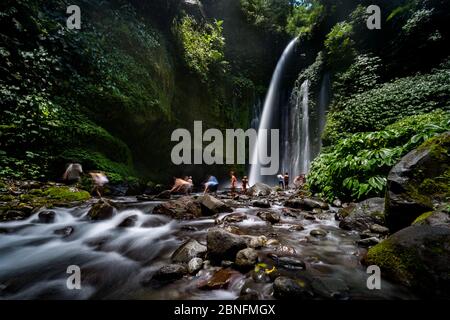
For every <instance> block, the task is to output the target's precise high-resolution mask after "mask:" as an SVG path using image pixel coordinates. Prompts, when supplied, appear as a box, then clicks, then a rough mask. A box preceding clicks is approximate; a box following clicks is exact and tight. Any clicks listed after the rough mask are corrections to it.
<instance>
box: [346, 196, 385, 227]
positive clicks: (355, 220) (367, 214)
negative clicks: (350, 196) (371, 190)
mask: <svg viewBox="0 0 450 320" xmlns="http://www.w3.org/2000/svg"><path fill="white" fill-rule="evenodd" d="M339 214H340V215H341V216H342V217H343V218H342V221H341V222H340V223H339V227H340V228H342V229H344V230H356V231H359V232H362V231H364V230H367V229H370V226H372V225H374V224H379V225H383V224H384V198H371V199H367V200H364V201H362V202H359V203H353V204H351V205H350V206H348V207H346V208H343V209H341V210H339Z"/></svg>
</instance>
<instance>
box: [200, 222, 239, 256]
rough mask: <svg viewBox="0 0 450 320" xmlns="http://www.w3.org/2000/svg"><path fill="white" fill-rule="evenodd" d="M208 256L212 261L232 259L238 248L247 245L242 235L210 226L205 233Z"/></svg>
mask: <svg viewBox="0 0 450 320" xmlns="http://www.w3.org/2000/svg"><path fill="white" fill-rule="evenodd" d="M206 242H207V247H208V257H209V258H210V259H211V260H212V261H214V262H220V261H222V260H231V261H234V259H235V258H236V254H237V253H238V251H239V250H242V249H245V248H246V247H247V244H246V241H245V239H244V238H243V237H240V236H238V235H235V234H232V233H229V232H227V231H225V230H223V229H220V228H212V229H210V230H209V231H208V234H207V235H206Z"/></svg>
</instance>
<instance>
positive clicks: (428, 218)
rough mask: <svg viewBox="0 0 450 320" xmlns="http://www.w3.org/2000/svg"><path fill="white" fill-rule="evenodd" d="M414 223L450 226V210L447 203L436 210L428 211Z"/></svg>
mask: <svg viewBox="0 0 450 320" xmlns="http://www.w3.org/2000/svg"><path fill="white" fill-rule="evenodd" d="M413 225H429V226H437V227H445V228H450V212H449V209H448V208H446V205H444V206H442V207H441V208H438V209H437V210H435V211H430V212H426V213H424V214H422V215H420V216H419V217H418V218H417V219H416V220H414V222H413Z"/></svg>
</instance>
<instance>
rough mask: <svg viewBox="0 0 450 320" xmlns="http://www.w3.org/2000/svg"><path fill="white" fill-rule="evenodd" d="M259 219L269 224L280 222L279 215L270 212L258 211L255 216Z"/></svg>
mask: <svg viewBox="0 0 450 320" xmlns="http://www.w3.org/2000/svg"><path fill="white" fill-rule="evenodd" d="M256 215H257V216H258V217H259V218H260V219H262V220H264V221H267V222H269V223H271V224H275V223H278V222H280V220H281V218H280V215H279V214H278V213H276V212H272V211H260V212H258V213H257V214H256Z"/></svg>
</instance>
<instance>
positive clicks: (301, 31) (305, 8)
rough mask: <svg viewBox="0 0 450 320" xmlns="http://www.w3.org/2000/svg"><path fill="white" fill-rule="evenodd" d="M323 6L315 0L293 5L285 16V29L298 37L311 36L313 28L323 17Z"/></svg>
mask: <svg viewBox="0 0 450 320" xmlns="http://www.w3.org/2000/svg"><path fill="white" fill-rule="evenodd" d="M324 11H325V8H324V6H323V5H322V4H320V3H319V1H317V0H311V1H304V2H302V3H299V4H297V5H294V8H293V9H292V11H291V13H290V14H289V17H288V18H287V27H286V31H287V32H288V33H289V34H291V35H292V36H298V37H300V38H309V37H311V35H312V33H313V31H314V28H315V27H317V25H318V24H319V23H320V22H321V20H322V19H323V18H324Z"/></svg>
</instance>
